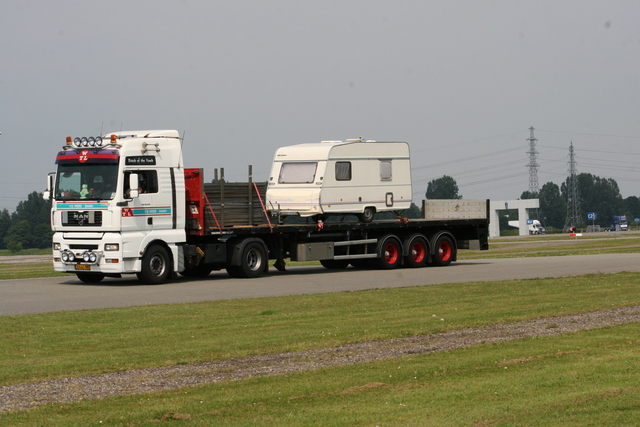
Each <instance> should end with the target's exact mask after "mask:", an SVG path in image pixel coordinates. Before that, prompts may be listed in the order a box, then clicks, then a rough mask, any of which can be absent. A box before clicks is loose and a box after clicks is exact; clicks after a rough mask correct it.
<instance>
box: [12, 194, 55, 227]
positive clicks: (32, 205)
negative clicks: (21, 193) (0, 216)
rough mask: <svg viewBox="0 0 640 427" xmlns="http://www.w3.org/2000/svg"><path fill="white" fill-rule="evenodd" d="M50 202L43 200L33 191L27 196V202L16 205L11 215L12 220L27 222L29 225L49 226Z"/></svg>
mask: <svg viewBox="0 0 640 427" xmlns="http://www.w3.org/2000/svg"><path fill="white" fill-rule="evenodd" d="M50 216H51V201H50V200H44V199H43V198H42V193H38V192H37V191H34V192H32V193H30V194H29V195H28V196H27V200H23V201H21V202H20V203H18V206H17V207H16V211H15V212H14V213H13V220H22V219H24V220H27V221H29V223H31V224H33V225H36V224H44V223H47V224H50V219H49V218H50Z"/></svg>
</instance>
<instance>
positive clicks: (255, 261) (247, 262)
mask: <svg viewBox="0 0 640 427" xmlns="http://www.w3.org/2000/svg"><path fill="white" fill-rule="evenodd" d="M266 268H267V253H266V251H265V249H264V247H263V246H262V245H261V244H260V243H258V242H250V243H247V244H246V245H245V246H244V249H243V250H242V255H241V257H240V265H237V266H229V267H228V268H227V272H228V273H229V275H230V276H231V277H246V278H255V277H259V276H260V275H261V274H262V273H263V272H264V271H265V270H266Z"/></svg>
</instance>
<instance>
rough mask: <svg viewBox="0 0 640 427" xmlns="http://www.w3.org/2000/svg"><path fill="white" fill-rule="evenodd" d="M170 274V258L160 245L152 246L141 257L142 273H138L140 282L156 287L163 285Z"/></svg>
mask: <svg viewBox="0 0 640 427" xmlns="http://www.w3.org/2000/svg"><path fill="white" fill-rule="evenodd" d="M170 273H171V258H170V257H169V253H168V252H167V250H166V249H165V248H164V247H162V246H160V245H153V246H151V247H149V248H147V250H146V251H145V252H144V255H143V256H142V271H141V272H140V273H138V279H140V281H142V282H144V283H147V284H150V285H157V284H160V283H163V282H165V281H166V280H167V278H168V277H169V274H170Z"/></svg>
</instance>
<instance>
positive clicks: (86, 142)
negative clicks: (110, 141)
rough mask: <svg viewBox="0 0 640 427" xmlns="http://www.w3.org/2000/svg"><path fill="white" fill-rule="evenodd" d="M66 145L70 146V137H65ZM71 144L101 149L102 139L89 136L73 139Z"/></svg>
mask: <svg viewBox="0 0 640 427" xmlns="http://www.w3.org/2000/svg"><path fill="white" fill-rule="evenodd" d="M67 144H69V145H70V144H71V137H70V136H68V137H67ZM73 144H74V145H75V146H76V147H78V148H81V147H102V137H101V136H95V137H94V136H90V137H86V136H83V137H75V138H74V139H73Z"/></svg>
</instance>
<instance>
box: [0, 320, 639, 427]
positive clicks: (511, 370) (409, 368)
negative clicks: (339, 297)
mask: <svg viewBox="0 0 640 427" xmlns="http://www.w3.org/2000/svg"><path fill="white" fill-rule="evenodd" d="M637 338H638V336H637V325H635V324H630V325H623V326H618V327H613V328H603V329H599V330H593V331H583V332H580V333H576V334H569V335H563V336H556V337H548V338H538V339H526V340H521V341H515V342H509V343H502V344H483V345H477V346H473V347H468V348H464V349H459V350H455V351H450V352H443V353H436V354H432V355H420V356H411V357H403V358H400V359H394V360H389V361H383V362H375V363H366V364H362V365H355V366H347V367H338V368H331V369H323V370H319V371H311V372H303V373H296V374H287V375H278V376H273V377H265V378H253V379H248V380H241V381H235V382H229V383H221V384H208V385H203V386H198V387H190V388H182V389H177V390H172V391H166V392H158V393H150V394H140V395H133V396H123V397H115V398H108V399H103V400H90V401H83V402H77V403H71V404H51V405H48V406H46V407H39V408H35V409H32V410H28V411H22V412H17V413H14V414H7V415H0V423H2V424H3V425H20V424H23V425H47V426H78V425H83V426H84V425H101V426H102V425H106V426H155V425H158V423H169V424H171V425H173V424H172V423H176V425H184V426H214V425H215V426H221V425H222V426H224V425H249V424H254V425H274V426H275V425H278V426H281V425H288V426H306V425H328V426H351V425H367V426H369V425H380V426H385V425H416V426H417V425H420V426H476V425H477V426H484V425H491V426H541V427H542V426H625V425H626V426H633V425H637V420H638V419H640V418H639V417H640V405H639V404H638V402H639V401H640V400H639V399H640V384H639V382H638V380H637V375H638V368H637V366H638V365H639V364H640V348H639V347H640V341H638V339H637Z"/></svg>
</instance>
